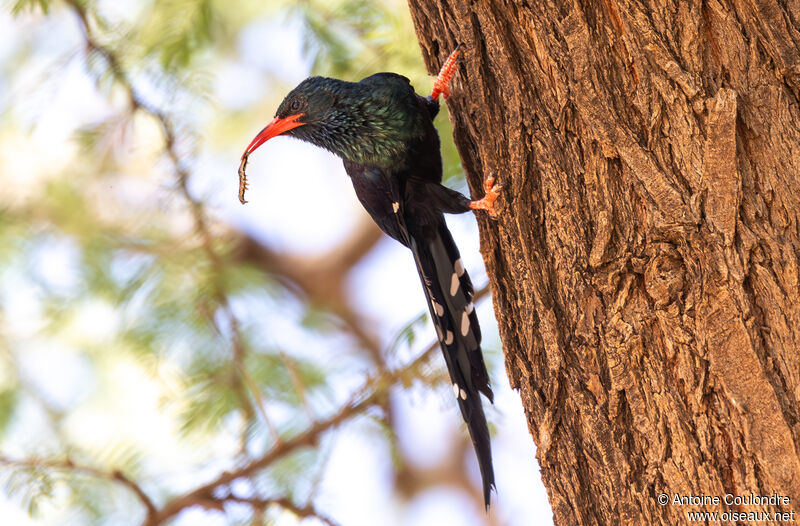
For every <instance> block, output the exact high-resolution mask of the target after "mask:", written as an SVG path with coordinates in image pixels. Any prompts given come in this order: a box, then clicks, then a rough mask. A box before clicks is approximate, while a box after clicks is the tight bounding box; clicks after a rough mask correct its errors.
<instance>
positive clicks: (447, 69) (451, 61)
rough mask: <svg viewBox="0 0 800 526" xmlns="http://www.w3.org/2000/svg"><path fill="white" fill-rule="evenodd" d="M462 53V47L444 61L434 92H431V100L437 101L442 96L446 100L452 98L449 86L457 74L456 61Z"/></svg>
mask: <svg viewBox="0 0 800 526" xmlns="http://www.w3.org/2000/svg"><path fill="white" fill-rule="evenodd" d="M460 51H461V46H458V47H457V48H456V49H455V51H453V52H452V53H450V56H449V57H447V60H445V61H444V65H442V69H441V70H439V75H438V76H437V77H436V80H435V81H433V91H431V98H432V99H433V100H437V99H438V98H439V95H440V94H441V95H442V96H443V97H444V98H445V99H446V98H448V97H450V88H449V87H448V84H450V79H452V78H453V75H454V74H455V72H456V59H457V58H458V53H459V52H460Z"/></svg>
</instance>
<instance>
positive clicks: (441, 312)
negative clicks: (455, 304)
mask: <svg viewBox="0 0 800 526" xmlns="http://www.w3.org/2000/svg"><path fill="white" fill-rule="evenodd" d="M431 305H432V306H433V311H434V312H435V313H436V315H437V316H439V317H441V316H443V315H444V307H442V306H441V305H439V304H438V303H436V302H435V301H434V300H431ZM440 339H441V338H440Z"/></svg>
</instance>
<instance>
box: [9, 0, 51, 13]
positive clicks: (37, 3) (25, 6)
mask: <svg viewBox="0 0 800 526" xmlns="http://www.w3.org/2000/svg"><path fill="white" fill-rule="evenodd" d="M37 8H39V9H41V10H42V11H43V12H44V14H47V13H48V12H49V11H50V0H13V1H12V2H11V14H13V15H18V14H20V13H22V12H23V11H34V10H36V9H37Z"/></svg>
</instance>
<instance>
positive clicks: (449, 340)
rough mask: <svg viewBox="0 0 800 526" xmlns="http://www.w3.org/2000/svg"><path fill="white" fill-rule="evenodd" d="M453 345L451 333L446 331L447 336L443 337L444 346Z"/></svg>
mask: <svg viewBox="0 0 800 526" xmlns="http://www.w3.org/2000/svg"><path fill="white" fill-rule="evenodd" d="M451 343H453V331H447V335H446V336H445V337H444V344H445V345H450V344H451Z"/></svg>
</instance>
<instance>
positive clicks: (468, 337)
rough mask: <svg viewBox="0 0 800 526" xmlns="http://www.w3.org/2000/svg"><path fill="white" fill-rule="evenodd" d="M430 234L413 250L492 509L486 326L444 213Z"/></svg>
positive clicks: (414, 241) (413, 245) (491, 398)
mask: <svg viewBox="0 0 800 526" xmlns="http://www.w3.org/2000/svg"><path fill="white" fill-rule="evenodd" d="M424 237H425V239H415V238H413V237H412V239H411V250H412V252H413V253H414V259H415V260H416V263H417V270H419V275H420V278H421V279H422V287H423V289H424V290H425V296H426V297H427V298H428V307H429V308H430V312H431V318H432V319H433V325H434V326H435V327H436V332H437V334H438V336H439V343H440V344H441V346H442V352H443V353H444V360H445V363H446V364H447V370H448V372H449V373H450V379H451V380H452V382H453V393H454V394H455V396H456V399H457V400H458V406H459V408H460V409H461V415H462V416H463V417H464V421H465V422H466V423H467V429H468V430H469V435H470V437H471V438H472V444H473V446H474V447H475V453H476V454H477V456H478V465H479V466H480V470H481V478H482V479H483V497H484V500H485V502H486V507H487V508H488V507H489V499H490V493H491V490H492V488H494V487H495V484H494V469H493V468H492V449H491V444H490V443H489V427H488V425H487V424H486V416H485V415H484V413H483V406H482V404H481V397H480V394H479V393H483V394H484V395H485V396H486V397H487V398H488V399H489V401H492V402H493V401H494V393H492V388H491V387H490V386H489V374H488V373H487V372H486V364H485V363H484V361H483V354H482V353H481V347H480V343H481V329H480V326H479V325H478V316H477V315H476V314H475V306H474V304H473V303H472V295H473V292H474V291H473V287H472V282H471V281H470V279H469V275H467V272H466V271H465V270H464V265H463V263H462V262H461V256H460V255H459V253H458V248H457V247H456V245H455V243H454V242H453V237H452V236H451V235H450V231H449V230H448V229H447V225H446V224H445V222H444V217H441V221H440V222H438V225H437V226H436V228H435V232H434V235H433V236H432V237H431V236H424Z"/></svg>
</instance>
